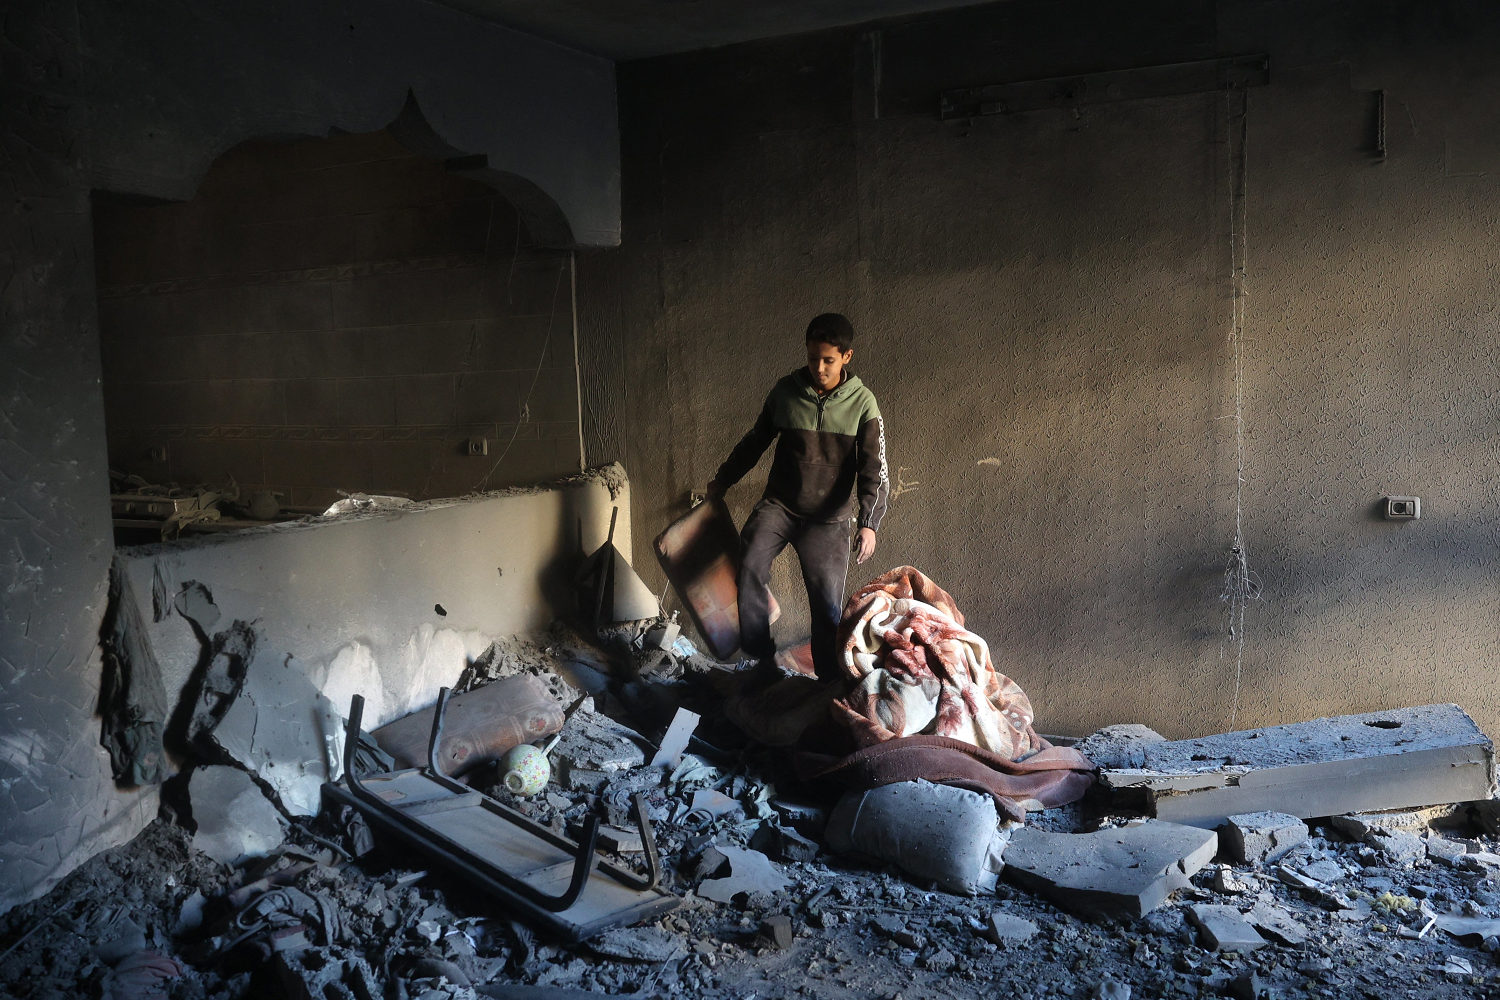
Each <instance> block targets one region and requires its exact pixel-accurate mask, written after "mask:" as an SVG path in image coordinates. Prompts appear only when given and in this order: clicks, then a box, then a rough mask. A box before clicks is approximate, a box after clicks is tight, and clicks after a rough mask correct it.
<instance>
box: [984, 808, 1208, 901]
mask: <svg viewBox="0 0 1500 1000" xmlns="http://www.w3.org/2000/svg"><path fill="white" fill-rule="evenodd" d="M1218 844H1219V837H1218V834H1216V833H1214V832H1213V831H1212V830H1204V829H1201V828H1199V827H1191V826H1181V825H1179V824H1176V823H1163V822H1160V821H1155V820H1152V821H1147V822H1145V823H1137V824H1132V825H1130V826H1124V827H1119V828H1115V829H1108V830H1098V831H1096V832H1094V833H1081V834H1080V833H1074V834H1069V833H1048V832H1046V831H1043V830H1036V829H1033V828H1031V827H1021V828H1020V829H1018V830H1016V831H1015V833H1014V834H1013V835H1012V837H1011V841H1010V844H1009V846H1007V847H1006V849H1005V853H1004V860H1005V866H1006V867H1005V877H1006V878H1007V880H1009V881H1012V882H1015V883H1017V884H1018V885H1021V886H1022V887H1024V888H1029V889H1034V890H1036V891H1038V892H1041V893H1043V894H1045V895H1047V896H1049V897H1051V898H1052V899H1054V900H1056V901H1057V902H1059V903H1061V904H1062V905H1063V906H1066V907H1068V908H1070V909H1074V910H1078V911H1081V912H1085V913H1093V912H1101V913H1123V914H1125V915H1127V916H1135V917H1138V916H1141V915H1142V914H1145V913H1147V912H1149V911H1151V910H1153V909H1155V908H1156V907H1157V906H1160V905H1161V904H1162V903H1163V902H1165V901H1166V898H1167V897H1168V896H1169V895H1170V894H1171V893H1172V892H1174V891H1176V890H1178V889H1182V888H1186V887H1187V886H1188V885H1189V882H1188V876H1189V875H1191V874H1193V873H1194V872H1196V871H1198V870H1199V869H1201V868H1202V867H1203V866H1204V865H1206V864H1207V863H1208V862H1209V860H1210V859H1211V858H1212V857H1213V856H1214V853H1215V852H1216V851H1217V850H1218Z"/></svg>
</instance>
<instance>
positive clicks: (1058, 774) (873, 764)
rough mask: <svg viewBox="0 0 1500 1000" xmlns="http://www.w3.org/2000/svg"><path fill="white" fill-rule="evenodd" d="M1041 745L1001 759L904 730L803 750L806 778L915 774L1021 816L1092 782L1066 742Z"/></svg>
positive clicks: (885, 780)
mask: <svg viewBox="0 0 1500 1000" xmlns="http://www.w3.org/2000/svg"><path fill="white" fill-rule="evenodd" d="M1038 741H1039V742H1040V743H1041V744H1042V749H1040V750H1038V751H1037V752H1036V753H1034V754H1032V755H1031V756H1029V757H1027V758H1026V759H1025V760H1021V761H1013V760H1006V759H1005V758H1004V757H1001V756H999V755H998V754H994V753H991V752H989V751H988V750H981V749H980V748H979V747H976V746H973V745H972V744H969V743H964V742H962V741H960V740H954V739H949V738H948V737H946V736H905V737H897V738H896V739H892V740H887V741H886V742H884V743H877V744H876V745H874V746H870V747H865V748H864V749H863V750H856V751H855V752H854V753H852V754H850V755H849V756H847V757H845V758H843V759H842V760H838V759H836V758H833V757H818V756H816V755H813V754H803V755H802V758H801V761H800V763H801V766H802V768H803V769H804V770H805V771H806V772H807V773H806V775H805V776H806V777H808V778H828V779H831V780H833V781H836V782H838V783H839V784H842V785H846V786H848V787H851V788H876V787H878V786H880V785H890V784H894V783H895V782H898V781H916V780H917V779H918V778H921V779H924V780H926V781H931V782H933V783H934V784H939V785H957V786H958V787H959V788H967V789H969V790H970V791H975V792H979V793H981V794H984V795H989V796H991V797H992V798H993V799H994V800H995V805H996V806H997V807H998V808H999V810H1000V813H1001V815H1003V816H1005V817H1006V818H1008V819H1012V820H1015V821H1016V822H1018V823H1019V822H1024V821H1025V819H1026V810H1027V809H1050V808H1051V807H1053V806H1060V805H1064V804H1065V803H1068V802H1075V801H1077V800H1078V799H1080V798H1082V797H1083V793H1084V792H1086V791H1088V788H1089V786H1090V785H1092V784H1093V783H1094V775H1093V765H1092V764H1090V763H1089V760H1088V758H1087V757H1085V756H1084V755H1083V754H1081V753H1079V752H1078V751H1077V750H1074V749H1072V748H1071V747H1054V746H1052V745H1051V744H1050V743H1048V742H1047V741H1046V740H1044V739H1041V738H1040V737H1038Z"/></svg>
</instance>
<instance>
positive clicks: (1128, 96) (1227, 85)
mask: <svg viewBox="0 0 1500 1000" xmlns="http://www.w3.org/2000/svg"><path fill="white" fill-rule="evenodd" d="M1270 66H1271V63H1270V57H1269V56H1265V55H1253V56H1229V57H1226V58H1223V59H1202V60H1199V61H1197V62H1183V63H1168V64H1166V65H1162V66H1140V67H1137V68H1135V69H1121V70H1110V71H1107V72H1102V73H1085V74H1082V75H1079V76H1056V77H1051V78H1050V79H1046V80H1022V81H1018V82H1015V83H992V84H988V85H986V86H983V87H965V88H962V89H959V90H946V91H944V92H943V93H942V95H941V97H940V98H939V103H938V115H939V117H941V118H944V119H949V118H976V117H979V116H981V115H1004V114H1014V113H1016V112H1018V111H1042V110H1046V109H1049V108H1053V109H1057V108H1077V107H1082V106H1084V105H1088V104H1109V103H1112V102H1115V101H1133V100H1140V99H1143V98H1148V97H1172V96H1175V95H1179V94H1202V93H1211V92H1214V91H1219V90H1230V89H1233V88H1240V87H1263V86H1265V85H1266V84H1267V83H1269V82H1270V79H1271V69H1270Z"/></svg>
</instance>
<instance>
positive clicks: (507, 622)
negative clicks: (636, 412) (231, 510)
mask: <svg viewBox="0 0 1500 1000" xmlns="http://www.w3.org/2000/svg"><path fill="white" fill-rule="evenodd" d="M609 472H610V474H609V475H608V476H606V477H601V476H594V475H588V476H579V477H575V480H574V481H571V482H568V483H564V484H561V485H559V486H556V487H551V488H533V489H524V490H522V489H517V490H512V491H507V492H502V493H491V494H484V495H481V496H478V497H471V498H465V499H461V500H436V501H432V502H430V503H426V504H421V505H414V506H412V507H410V508H408V509H404V510H396V511H390V512H380V513H370V514H356V515H348V516H344V517H334V518H316V519H313V520H311V521H309V522H291V523H287V524H278V525H273V526H269V527H265V528H255V529H251V530H248V531H243V532H236V533H234V534H230V535H220V536H210V537H205V538H195V539H183V540H177V541H172V542H163V543H160V544H156V545H145V546H136V547H131V548H124V549H120V550H119V552H118V553H117V555H116V560H117V561H118V563H119V565H120V568H121V575H122V577H123V579H124V580H125V581H126V583H127V587H126V592H127V598H126V599H128V600H132V601H134V602H135V604H136V620H138V621H140V622H142V623H143V631H144V636H143V639H144V645H145V647H146V648H149V649H150V650H151V652H152V654H153V656H154V659H155V661H156V670H157V672H158V673H159V676H160V678H161V682H162V685H163V687H164V689H165V690H166V692H167V696H168V700H169V702H170V703H171V704H172V705H176V704H177V703H178V701H179V696H181V695H183V694H184V692H186V691H188V690H189V688H188V684H189V680H190V677H191V675H192V673H193V670H194V668H195V667H196V666H197V665H198V664H199V662H200V660H202V658H203V655H204V654H203V649H204V639H205V638H209V639H211V638H212V637H213V636H214V635H215V634H216V633H218V632H222V631H223V630H226V629H229V628H230V627H231V623H232V622H236V621H238V622H243V623H246V624H248V625H249V626H250V627H251V628H252V629H253V631H254V633H255V644H254V654H253V659H252V660H251V662H250V663H249V664H247V670H246V677H245V682H244V689H243V692H242V693H241V695H240V697H239V698H238V699H237V700H236V703H235V707H234V708H232V709H231V710H230V711H231V712H241V711H242V712H243V713H244V716H245V717H246V718H248V719H252V720H255V722H254V724H252V725H245V726H237V725H236V724H235V723H234V721H233V720H232V719H231V718H230V717H229V716H226V723H225V725H224V730H225V731H229V732H234V731H236V730H243V731H244V732H245V733H248V734H252V735H251V736H250V737H246V738H243V739H241V740H239V741H238V743H235V742H234V739H235V738H234V737H229V738H227V741H228V742H231V743H233V744H234V745H235V750H234V751H231V752H232V753H237V754H238V755H237V756H236V759H238V760H241V761H242V762H245V763H249V762H250V761H252V760H253V761H256V762H257V763H258V767H259V770H260V773H261V775H262V777H264V778H265V779H266V780H267V781H268V783H269V784H270V785H271V786H272V787H273V788H275V789H276V790H277V793H278V794H279V796H280V797H281V800H282V803H283V804H284V805H285V806H286V808H287V809H288V810H290V811H291V812H293V813H295V814H300V815H311V814H313V813H315V812H316V811H317V808H318V801H319V787H320V786H321V784H322V782H324V781H327V780H330V779H331V778H333V777H336V776H337V775H338V774H339V772H340V771H341V766H340V765H341V762H342V745H343V740H342V732H343V728H342V727H343V725H344V718H345V716H347V714H348V711H349V700H350V697H351V696H352V695H354V694H360V695H362V696H363V697H364V699H365V711H364V719H365V721H364V726H365V728H366V729H374V728H375V727H377V726H380V725H383V724H384V723H386V722H390V721H391V720H393V719H398V718H400V717H402V716H404V715H406V714H408V713H410V712H413V711H416V710H417V709H420V708H425V707H427V706H429V705H431V704H433V702H434V701H435V700H436V698H437V691H438V688H440V687H443V686H445V685H446V686H449V687H451V686H453V685H454V684H456V683H457V682H458V680H459V676H460V674H461V673H462V672H463V669H464V667H465V666H467V665H468V664H469V662H471V661H472V660H474V659H475V658H477V657H478V656H479V655H480V654H481V653H483V652H484V651H485V649H487V648H488V647H489V645H490V643H492V642H494V641H495V640H496V639H505V638H507V637H509V636H512V635H516V634H523V635H524V634H527V633H536V632H540V631H542V630H544V629H545V628H546V627H547V626H548V624H550V623H551V622H552V620H553V619H554V618H556V617H558V616H559V615H564V616H565V615H570V614H572V613H573V612H574V611H575V610H576V609H575V606H574V604H573V600H574V592H573V586H572V581H573V573H574V570H575V569H576V565H577V559H578V553H579V551H580V550H581V551H586V552H592V551H593V550H594V549H596V548H598V547H599V546H600V545H602V544H603V543H604V540H605V538H606V536H607V535H608V532H609V524H610V512H611V508H614V507H618V508H619V511H620V513H619V517H620V521H621V523H625V524H628V523H629V519H630V493H629V488H628V484H627V483H626V480H625V477H624V474H623V471H622V470H620V469H618V467H616V468H614V469H611V470H609ZM580 529H581V530H582V537H581V538H580V537H579V531H580ZM624 551H625V554H626V555H627V557H628V555H629V549H628V548H627V549H625V550H624ZM194 585H201V586H202V587H203V588H206V592H207V595H208V596H209V597H210V598H211V600H212V603H213V606H214V609H215V611H214V614H215V615H216V620H215V621H214V622H210V623H206V624H205V623H204V622H202V621H200V622H199V626H200V628H201V629H202V632H203V636H200V635H199V632H198V631H197V630H195V628H194V626H193V625H192V624H191V623H190V622H189V621H188V619H187V618H186V617H184V615H183V614H182V611H181V609H180V608H177V607H176V601H177V599H178V596H179V595H180V594H181V592H182V591H183V590H184V589H188V588H193V587H194ZM194 589H196V588H194ZM195 613H196V612H195ZM289 722H290V724H291V725H290V727H289V728H287V727H288V723H289Z"/></svg>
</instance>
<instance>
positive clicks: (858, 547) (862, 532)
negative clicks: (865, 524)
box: [854, 528, 875, 563]
mask: <svg viewBox="0 0 1500 1000" xmlns="http://www.w3.org/2000/svg"><path fill="white" fill-rule="evenodd" d="M874 554H875V529H874V528H860V529H859V534H858V535H857V536H855V539H854V561H855V562H856V563H863V562H864V561H865V560H866V559H869V558H870V557H871V556H873V555H874Z"/></svg>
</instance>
